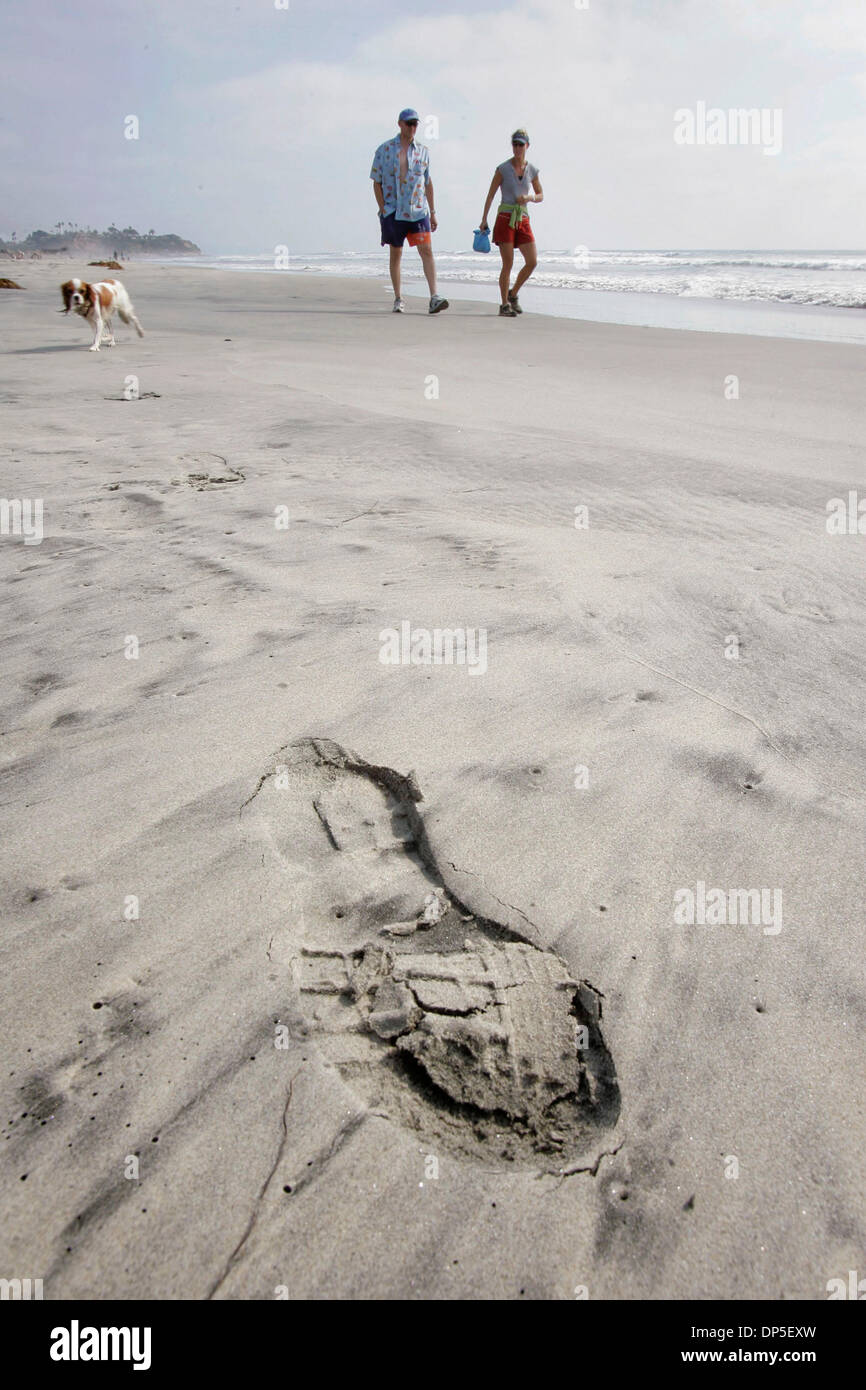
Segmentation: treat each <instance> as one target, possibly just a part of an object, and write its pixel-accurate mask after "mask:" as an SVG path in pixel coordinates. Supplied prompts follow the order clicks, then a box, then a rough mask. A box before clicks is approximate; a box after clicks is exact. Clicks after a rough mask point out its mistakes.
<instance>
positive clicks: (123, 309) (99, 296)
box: [57, 280, 144, 352]
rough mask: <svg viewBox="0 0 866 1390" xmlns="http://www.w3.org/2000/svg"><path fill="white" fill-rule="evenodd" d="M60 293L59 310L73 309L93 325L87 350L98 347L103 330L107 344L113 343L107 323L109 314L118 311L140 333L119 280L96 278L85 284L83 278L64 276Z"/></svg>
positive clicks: (140, 330) (109, 324)
mask: <svg viewBox="0 0 866 1390" xmlns="http://www.w3.org/2000/svg"><path fill="white" fill-rule="evenodd" d="M60 293H61V294H62V295H63V305H64V307H63V308H62V309H58V311H57V312H58V313H60V314H68V313H69V310H70V309H73V310H74V311H75V313H76V314H80V315H81V317H82V318H84V319H87V320H88V321H89V323H90V325H91V327H92V328H93V342H92V343H91V344H90V351H91V352H98V351H99V344H100V342H101V340H102V336H103V334H105V336H106V338H107V340H108V346H109V347H114V346H115V343H114V333H113V331H112V327H111V316H112V314H115V313H116V314H119V315H120V317H121V318H122V320H123V322H124V323H131V324H133V326H134V327H135V331H136V333H137V334H138V336H139V338H143V337H144V329H143V328H142V326H141V324H140V323H139V321H138V319H137V318H136V317H135V310H134V309H133V307H132V301H131V299H130V297H129V295H128V294H127V292H126V290H125V289H124V287H123V285H121V283H120V281H119V280H100V281H99V282H98V284H95V285H88V283H87V281H86V280H67V281H66V284H65V285H61V286H60Z"/></svg>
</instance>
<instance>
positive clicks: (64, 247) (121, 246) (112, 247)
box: [0, 222, 201, 256]
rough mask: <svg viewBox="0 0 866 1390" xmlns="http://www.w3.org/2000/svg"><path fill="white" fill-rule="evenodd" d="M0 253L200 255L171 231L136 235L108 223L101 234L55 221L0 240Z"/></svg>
mask: <svg viewBox="0 0 866 1390" xmlns="http://www.w3.org/2000/svg"><path fill="white" fill-rule="evenodd" d="M0 251H16V252H20V251H24V252H27V251H40V252H42V253H46V252H52V251H69V252H70V253H72V254H73V255H74V254H78V253H84V252H88V253H89V252H91V251H105V252H109V251H110V252H115V251H117V252H120V254H121V255H124V256H134V255H135V254H136V253H138V254H139V255H151V256H152V255H154V254H156V253H158V252H163V253H165V254H167V255H173V256H194V255H199V254H201V248H200V247H199V246H196V244H195V242H194V241H187V240H185V238H184V237H180V236H178V235H177V234H176V233H175V232H167V233H165V234H163V235H162V236H157V234H156V232H155V231H154V229H153V227H151V228H150V230H149V231H147V232H138V231H136V229H135V227H124V228H123V230H122V231H121V229H120V228H119V227H117V226H115V224H114V223H113V222H112V224H111V226H110V227H107V228H106V230H105V231H104V232H98V231H97V230H96V228H95V227H87V228H84V227H79V226H78V224H77V222H55V223H54V229H53V231H50V232H46V231H44V230H43V229H42V228H41V227H39V228H37V230H36V231H35V232H30V234H29V235H28V236H27V237H25V238H24V239H23V240H21V241H19V240H18V236H17V233H15V232H13V233H12V236H11V239H10V240H9V241H0Z"/></svg>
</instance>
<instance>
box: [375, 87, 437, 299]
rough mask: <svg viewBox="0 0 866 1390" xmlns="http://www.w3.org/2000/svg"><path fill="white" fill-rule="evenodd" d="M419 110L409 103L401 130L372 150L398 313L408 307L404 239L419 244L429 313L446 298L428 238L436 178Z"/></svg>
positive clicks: (399, 121) (402, 114) (433, 215)
mask: <svg viewBox="0 0 866 1390" xmlns="http://www.w3.org/2000/svg"><path fill="white" fill-rule="evenodd" d="M418 119H419V118H418V112H417V111H413V110H412V109H411V107H407V108H406V110H405V111H401V112H400V115H399V116H398V117H397V124H398V125H399V127H400V134H399V135H395V136H394V139H393V140H386V141H385V142H384V144H382V145H380V146H379V148H378V149H377V151H376V153H375V154H374V155H373V167H372V169H371V170H370V178H371V179H372V180H373V192H374V194H375V195H376V202H377V203H378V205H379V221H380V224H381V228H382V245H383V246H387V247H389V248H390V252H389V256H390V270H391V284H392V285H393V286H394V313H395V314H402V313H403V312H404V310H405V308H406V305H405V304H404V302H403V299H402V297H401V294H400V263H401V260H402V258H403V242H404V241H408V243H409V245H410V246H417V247H418V254H419V256H420V257H421V264H422V266H423V267H424V276H425V278H426V280H427V286H428V288H429V290H430V313H431V314H440V313H441V312H442V310H443V309H447V308H448V300H447V299H442V298H440V296H439V295H438V294H437V293H436V263H435V261H434V260H433V247H432V245H431V242H430V236H431V233H432V232H435V230H436V226H437V222H436V211H435V208H434V206H433V202H434V193H433V180H432V179H431V178H430V152H429V150H428V149H427V147H426V146H425V145H419V144H418V142H417V140H416V139H415V132H416V130H417V129H418Z"/></svg>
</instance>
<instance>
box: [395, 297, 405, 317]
mask: <svg viewBox="0 0 866 1390" xmlns="http://www.w3.org/2000/svg"><path fill="white" fill-rule="evenodd" d="M405 311H406V305H405V304H404V303H403V301H402V299H395V300H394V308H393V309H392V311H391V312H392V313H394V314H403V313H405Z"/></svg>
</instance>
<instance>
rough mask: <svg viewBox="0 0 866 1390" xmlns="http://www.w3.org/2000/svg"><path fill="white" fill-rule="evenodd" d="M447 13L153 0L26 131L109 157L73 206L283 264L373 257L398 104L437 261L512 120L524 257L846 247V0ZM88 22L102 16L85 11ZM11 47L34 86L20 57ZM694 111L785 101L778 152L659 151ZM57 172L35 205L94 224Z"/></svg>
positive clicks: (858, 98)
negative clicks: (101, 176) (420, 123)
mask: <svg viewBox="0 0 866 1390" xmlns="http://www.w3.org/2000/svg"><path fill="white" fill-rule="evenodd" d="M450 8H451V12H450V13H449V12H443V10H444V9H445V7H444V6H442V7H439V8H435V9H428V10H425V11H422V10H416V11H414V12H413V13H411V14H406V12H405V10H404V8H403V6H401V5H399V4H396V3H395V4H385V3H383V0H375V3H374V2H373V0H371V4H370V7H369V8H368V7H367V6H358V5H356V4H354V3H341V0H328V3H324V4H322V5H321V6H310V5H308V4H306V3H304V0H291V9H290V10H289V11H288V12H285V11H284V12H276V11H271V8H270V6H268V5H261V4H259V3H256V4H254V5H250V4H249V3H246V4H244V5H238V4H235V5H231V4H229V3H228V0H214V3H208V4H205V3H203V0H189V3H188V4H186V3H185V4H184V5H180V6H179V5H176V4H171V5H169V4H167V3H164V0H159V3H156V0H151V3H149V4H148V3H145V4H144V5H143V6H142V7H141V13H142V18H143V21H146V22H143V23H142V25H141V26H140V34H139V37H143V35H145V34H147V36H148V43H149V47H148V50H147V54H145V53H144V50H143V48H142V50H141V52H139V53H138V57H137V58H136V61H135V62H134V63H131V64H129V65H128V68H129V74H128V77H127V79H126V80H127V83H128V84H129V88H130V89H129V90H126V91H125V90H124V89H123V88H121V92H120V94H118V92H117V84H116V83H115V84H109V89H110V91H111V98H110V99H109V98H108V97H106V96H105V95H104V94H103V93H100V95H99V97H98V99H97V100H96V102H94V101H93V100H92V98H91V96H90V94H89V93H88V91H87V90H86V89H85V88H84V87H82V88H81V90H80V92H78V94H77V95H73V93H72V91H71V89H70V88H69V86H66V87H64V89H63V90H64V101H65V102H66V103H69V105H70V108H71V109H70V110H69V112H68V114H67V113H66V112H64V118H63V121H62V122H61V123H60V127H61V128H59V129H56V130H55V133H54V135H53V136H52V134H51V132H50V131H49V130H48V129H47V127H46V120H45V117H44V116H39V117H38V118H37V119H36V120H35V123H34V129H33V130H32V132H30V133H29V134H28V136H27V141H29V143H30V145H31V146H35V147H36V148H37V149H38V151H39V152H40V160H39V161H38V162H40V163H41V164H42V165H43V166H44V165H46V164H47V165H48V167H52V151H55V150H57V149H58V148H62V149H64V150H65V151H68V150H69V149H70V148H76V147H77V148H79V149H81V148H82V147H83V148H85V149H87V150H95V151H97V152H99V153H100V155H102V154H105V156H106V157H107V158H108V159H109V160H110V161H111V167H112V180H113V184H114V187H113V188H112V190H111V191H110V197H109V194H108V192H107V191H105V190H103V192H102V194H101V195H100V193H99V191H98V190H96V189H95V188H92V187H91V186H90V185H88V186H87V188H86V190H85V191H86V196H87V197H88V198H91V199H94V200H96V201H97V202H99V201H100V198H101V200H102V202H103V203H105V204H107V203H108V202H110V203H111V208H112V211H111V215H112V216H120V217H121V218H122V220H126V216H127V215H129V216H130V217H131V218H132V220H133V221H135V220H136V218H138V220H148V225H151V224H153V225H160V226H162V227H165V228H166V229H171V230H176V231H180V232H182V233H183V234H184V235H189V236H191V237H193V238H194V239H195V240H198V241H200V242H201V243H202V244H203V245H206V246H207V247H208V249H210V250H212V251H220V250H225V251H232V250H250V251H254V250H258V251H266V250H268V249H270V248H272V247H273V245H275V244H277V243H282V242H286V243H288V245H289V246H290V248H291V249H292V250H293V251H297V252H298V253H303V252H308V251H315V250H327V249H335V250H340V249H373V248H374V247H375V246H376V244H377V235H376V233H377V223H376V219H375V215H374V214H375V205H374V201H373V196H372V191H371V188H370V184H369V178H368V174H369V168H370V161H371V156H372V153H373V149H374V148H375V146H376V145H377V144H378V143H379V142H380V141H381V140H383V139H386V138H387V137H388V136H390V135H391V134H392V133H394V131H395V129H396V123H395V118H396V113H397V111H398V110H399V109H400V108H401V107H402V106H404V105H405V104H406V103H407V102H411V103H412V104H413V105H415V106H416V107H417V108H418V109H419V111H420V112H421V114H422V116H426V115H435V116H436V117H437V119H438V122H439V138H438V139H436V140H433V139H431V140H429V141H428V143H429V145H430V149H431V158H432V167H433V177H434V182H435V184H436V190H437V207H438V211H439V213H440V223H441V229H440V232H439V233H438V237H437V241H438V244H439V245H440V246H442V247H443V248H448V247H457V246H464V245H467V244H468V239H469V234H470V232H471V229H472V227H473V226H475V225H476V224H477V220H478V217H479V216H480V213H481V209H482V206H483V200H484V196H485V193H486V190H487V186H488V184H489V181H490V176H491V173H492V171H493V168H494V166H495V164H496V163H498V162H500V161H501V160H503V159H505V158H507V157H508V156H509V154H510V147H509V145H508V135H509V133H510V131H511V129H513V127H514V126H515V125H516V124H521V125H525V126H527V128H528V129H529V131H530V134H531V137H532V149H531V152H530V157H531V158H532V159H533V160H534V161H535V162H536V163H537V164H538V165H539V167H540V168H541V172H542V179H543V182H544V186H545V195H546V196H545V203H544V205H543V206H542V207H541V208H539V209H538V210H537V212H536V214H535V215H534V219H533V220H534V223H535V226H536V231H537V234H538V236H539V240H540V242H541V244H542V245H543V246H544V245H547V246H558V247H567V246H574V245H577V244H586V245H588V246H590V247H593V246H595V247H606V246H640V245H647V246H650V245H652V246H667V247H674V246H687V245H692V246H722V245H729V246H758V245H763V246H774V245H776V246H781V245H784V243H785V242H786V241H790V240H791V239H792V238H795V239H796V241H797V242H798V243H799V244H801V245H805V244H808V243H809V242H811V243H812V244H814V245H822V244H823V245H827V244H829V245H843V244H845V243H850V244H855V245H856V243H857V242H858V241H859V240H861V231H860V227H861V222H860V214H859V208H860V207H861V206H862V205H863V201H864V193H866V174H864V172H863V171H862V169H861V167H860V160H859V158H858V156H859V151H860V150H861V149H862V137H863V120H862V118H861V116H860V109H861V104H862V95H863V93H862V88H861V86H860V82H861V81H862V60H861V57H860V53H861V52H862V49H860V50H858V47H857V45H858V43H860V42H861V41H862V37H863V33H862V31H863V28H864V26H866V20H864V19H863V16H862V14H861V11H860V9H859V7H857V6H855V5H854V4H853V3H852V4H847V3H843V4H837V5H836V6H834V8H833V10H832V11H828V10H826V9H824V8H823V7H822V6H821V5H820V4H819V3H818V0H815V2H814V3H807V2H806V0H761V4H759V5H755V4H754V3H752V0H729V3H726V4H723V5H717V6H709V5H707V4H706V3H705V0H656V3H654V4H653V5H652V7H650V8H647V7H646V6H645V5H644V4H643V3H637V0H634V2H633V3H632V2H631V0H589V7H588V8H587V9H585V10H579V9H577V8H576V7H575V6H574V4H573V3H570V0H519V2H516V3H513V4H507V3H503V4H495V3H494V0H483V3H479V4H478V5H472V4H468V3H464V4H460V3H458V0H454V3H453V4H452V5H451V7H450ZM97 13H98V14H99V15H100V16H101V17H102V22H104V23H105V24H108V25H109V26H110V25H111V22H112V21H111V18H110V12H109V8H108V7H105V8H103V0H98V8H97ZM371 16H372V17H371ZM86 22H87V21H85V23H86ZM103 40H104V35H103ZM101 41H102V40H101ZM22 56H23V58H24V59H25V60H26V62H25V66H26V65H27V64H29V65H30V67H29V71H28V79H29V81H30V83H31V91H32V90H33V87H32V83H33V80H34V75H33V68H34V66H35V67H38V64H39V61H40V58H39V55H38V53H37V52H35V51H28V52H27V53H25V54H23V55H22ZM57 56H58V55H57V53H56V52H54V51H52V52H50V53H49V54H48V55H47V56H46V58H45V61H46V62H50V63H51V64H56V62H57ZM36 85H37V89H38V82H37V84H36ZM699 100H701V101H705V102H706V103H707V104H708V105H710V106H722V107H724V108H727V107H730V106H738V107H739V106H747V107H752V106H758V107H764V106H765V107H770V108H775V107H781V108H782V109H783V112H784V136H785V138H784V146H783V151H782V154H781V155H780V156H779V158H778V159H768V158H765V157H763V155H762V153H761V151H760V149H757V148H755V147H729V148H709V147H706V146H704V147H683V146H677V145H676V144H675V143H674V141H673V113H674V111H675V110H676V109H677V108H680V107H692V108H693V107H694V105H695V103H696V102H697V101H699ZM136 103H137V104H136ZM31 104H32V99H31ZM121 108H123V109H121ZM127 111H135V112H138V113H139V114H140V115H141V118H142V139H141V141H140V142H139V145H138V148H136V149H134V150H133V149H129V148H124V147H123V145H122V144H120V143H119V139H120V137H119V134H118V130H119V125H118V122H119V121H121V120H122V116H123V115H124V114H126V112H127ZM55 124H57V123H55ZM25 143H26V142H25ZM26 153H27V150H26V148H25V149H23V150H22V155H24V156H26ZM54 168H55V169H56V178H57V180H58V183H59V185H60V187H61V189H62V190H63V198H64V199H65V200H66V207H65V209H61V210H60V211H55V206H52V207H50V208H45V210H44V211H42V212H41V213H40V215H41V218H42V220H43V222H44V221H45V220H46V218H48V217H49V216H50V218H51V220H52V221H53V220H55V218H56V216H59V215H64V213H65V215H68V216H77V217H78V218H79V219H80V220H92V219H93V217H94V216H95V215H98V213H97V212H95V211H94V210H93V209H92V207H91V206H90V205H88V206H86V207H81V206H79V205H78V204H75V205H74V206H71V205H70V201H71V202H73V203H74V200H75V198H80V197H81V196H83V191H82V190H81V189H80V187H79V188H75V189H74V188H73V187H72V186H71V182H70V185H69V188H68V190H67V189H66V188H63V183H64V179H65V178H68V175H66V173H65V172H64V168H63V161H58V163H57V164H56V165H55V166H54ZM43 172H44V169H43ZM78 173H80V168H79V170H78ZM18 176H19V177H18V178H17V179H16V185H17V187H18V189H19V201H20V200H21V198H22V197H23V199H24V201H25V202H26V201H27V199H28V198H30V199H31V202H32V205H33V206H37V207H40V206H42V199H43V198H44V189H42V188H38V187H37V184H36V181H32V180H29V177H28V175H27V172H26V158H22V159H21V161H20V163H19V165H18ZM2 178H3V176H2V174H0V180H2ZM28 187H29V192H28ZM22 189H23V193H22ZM10 192H11V182H10ZM0 195H2V182H0ZM22 220H23V219H22V217H21V216H20V215H18V217H17V222H18V223H19V224H20V223H21V222H22Z"/></svg>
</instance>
